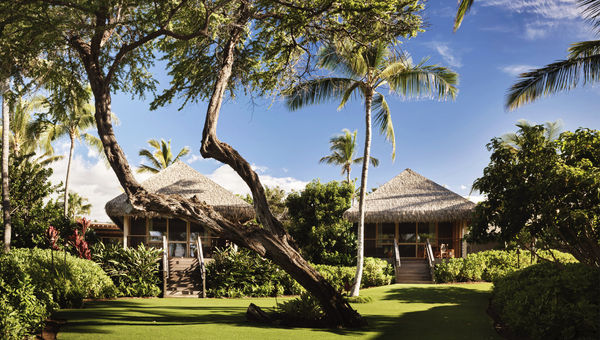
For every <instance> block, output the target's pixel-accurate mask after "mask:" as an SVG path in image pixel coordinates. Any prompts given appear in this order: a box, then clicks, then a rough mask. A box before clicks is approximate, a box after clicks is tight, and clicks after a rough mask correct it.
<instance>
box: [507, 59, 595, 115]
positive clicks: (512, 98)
mask: <svg viewBox="0 0 600 340" xmlns="http://www.w3.org/2000/svg"><path fill="white" fill-rule="evenodd" d="M581 77H583V84H584V85H585V84H587V83H595V82H598V81H599V80H600V54H596V55H591V56H588V57H580V58H572V59H567V60H561V61H557V62H555V63H552V64H549V65H546V66H544V67H542V68H539V69H535V70H532V71H530V72H526V73H522V74H521V75H520V76H519V78H520V79H521V81H519V82H518V83H516V84H514V85H513V86H512V87H511V88H510V90H509V92H508V95H507V99H506V104H505V106H506V109H508V110H514V109H516V108H518V107H521V106H523V105H525V104H527V103H531V102H533V101H535V100H537V99H539V98H540V97H546V96H548V95H551V94H554V93H557V92H560V91H568V90H571V89H572V88H574V87H576V86H577V84H578V83H579V80H580V78H581Z"/></svg>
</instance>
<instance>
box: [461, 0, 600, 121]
mask: <svg viewBox="0 0 600 340" xmlns="http://www.w3.org/2000/svg"><path fill="white" fill-rule="evenodd" d="M473 1H474V0H461V2H460V4H459V6H458V11H457V14H456V19H455V20H454V30H455V31H456V30H457V29H458V27H460V24H461V22H462V20H463V18H464V16H465V14H466V13H467V12H468V11H469V9H470V8H471V6H472V5H473ZM577 2H578V3H579V7H581V8H582V9H583V10H582V12H583V17H584V18H585V19H586V20H587V21H588V22H590V23H591V24H592V26H593V27H594V29H595V30H596V31H599V30H600V0H577ZM568 52H569V54H568V55H567V59H565V60H559V61H557V62H554V63H552V64H548V65H546V66H544V67H541V68H538V69H533V70H530V71H528V72H524V73H521V74H520V75H519V79H520V80H519V82H517V83H516V84H514V85H513V86H511V88H510V89H509V91H508V94H507V97H506V103H505V106H506V108H507V109H508V110H515V109H517V108H519V107H521V106H523V105H525V104H528V103H531V102H534V101H536V100H537V99H539V98H541V97H547V96H549V95H552V94H555V93H558V92H562V91H569V90H571V89H573V88H575V87H577V86H578V85H579V84H580V83H581V82H583V85H586V84H588V83H592V84H593V83H597V82H599V81H600V40H589V41H581V42H576V43H573V44H571V47H569V48H568Z"/></svg>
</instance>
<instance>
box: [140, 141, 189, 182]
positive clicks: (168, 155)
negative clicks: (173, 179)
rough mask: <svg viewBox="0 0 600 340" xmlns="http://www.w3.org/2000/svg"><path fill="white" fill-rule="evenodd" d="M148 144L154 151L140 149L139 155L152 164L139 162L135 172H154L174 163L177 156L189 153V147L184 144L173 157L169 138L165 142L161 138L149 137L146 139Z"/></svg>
mask: <svg viewBox="0 0 600 340" xmlns="http://www.w3.org/2000/svg"><path fill="white" fill-rule="evenodd" d="M148 144H150V146H151V147H152V148H154V152H152V151H150V150H148V149H141V150H140V152H139V155H140V156H142V157H144V158H145V159H146V160H147V161H148V162H150V163H151V164H152V165H146V164H140V168H139V169H138V170H137V172H140V173H141V172H150V173H153V174H155V173H157V172H159V171H160V170H162V169H165V168H166V167H168V166H169V165H171V164H173V163H175V162H176V161H177V160H178V159H179V158H181V157H183V156H185V155H187V154H188V153H190V148H188V147H187V146H185V147H183V148H182V149H181V151H179V153H178V154H177V156H176V157H175V158H173V153H172V152H171V140H169V141H168V142H166V141H165V140H164V139H162V138H161V139H160V142H159V141H158V140H156V139H151V140H149V141H148Z"/></svg>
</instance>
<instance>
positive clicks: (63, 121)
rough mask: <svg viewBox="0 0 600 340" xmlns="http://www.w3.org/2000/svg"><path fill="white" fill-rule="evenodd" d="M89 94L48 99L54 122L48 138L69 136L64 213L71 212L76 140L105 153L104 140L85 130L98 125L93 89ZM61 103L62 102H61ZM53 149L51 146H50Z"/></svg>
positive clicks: (50, 126)
mask: <svg viewBox="0 0 600 340" xmlns="http://www.w3.org/2000/svg"><path fill="white" fill-rule="evenodd" d="M86 91H87V96H86V97H81V96H78V95H75V94H72V95H71V96H68V97H67V100H66V101H59V100H57V99H55V98H52V99H49V100H48V105H49V107H50V112H51V113H52V119H53V121H52V122H49V123H50V124H49V126H48V134H49V136H48V138H49V139H50V140H51V141H53V140H56V139H58V138H60V137H63V136H68V137H69V142H70V144H69V160H68V163H67V174H66V177H65V193H64V198H63V202H64V215H65V216H68V214H69V177H70V174H71V162H72V160H73V151H74V150H75V142H76V141H80V142H81V141H83V142H85V143H86V144H87V145H88V146H90V147H92V148H93V149H95V150H97V151H98V153H99V154H100V155H103V154H104V152H103V149H102V142H101V141H100V139H99V138H98V137H96V136H94V135H92V134H90V133H87V132H85V131H86V130H88V129H90V128H94V127H95V126H96V120H95V118H94V107H93V105H92V103H90V101H89V99H90V95H91V90H90V89H89V88H88V89H86ZM59 103H61V104H59ZM50 149H51V148H50Z"/></svg>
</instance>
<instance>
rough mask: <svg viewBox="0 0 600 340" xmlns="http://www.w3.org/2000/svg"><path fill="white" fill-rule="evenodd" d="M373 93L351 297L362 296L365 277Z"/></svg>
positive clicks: (367, 103)
mask: <svg viewBox="0 0 600 340" xmlns="http://www.w3.org/2000/svg"><path fill="white" fill-rule="evenodd" d="M372 102H373V92H372V91H371V92H368V93H367V94H366V96H365V152H364V155H363V165H362V173H361V176H360V196H359V197H358V215H359V218H358V231H357V234H358V237H357V238H356V243H357V246H356V248H357V249H356V275H355V276H354V285H353V286H352V291H351V292H350V295H351V296H358V295H359V294H360V284H361V281H362V275H363V264H364V262H365V197H366V191H367V177H368V172H369V159H371V155H370V153H371V103H372Z"/></svg>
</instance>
